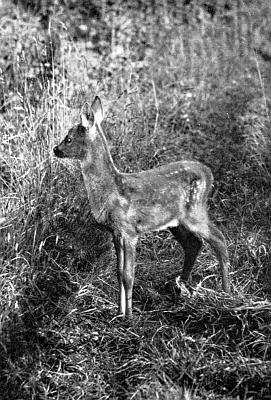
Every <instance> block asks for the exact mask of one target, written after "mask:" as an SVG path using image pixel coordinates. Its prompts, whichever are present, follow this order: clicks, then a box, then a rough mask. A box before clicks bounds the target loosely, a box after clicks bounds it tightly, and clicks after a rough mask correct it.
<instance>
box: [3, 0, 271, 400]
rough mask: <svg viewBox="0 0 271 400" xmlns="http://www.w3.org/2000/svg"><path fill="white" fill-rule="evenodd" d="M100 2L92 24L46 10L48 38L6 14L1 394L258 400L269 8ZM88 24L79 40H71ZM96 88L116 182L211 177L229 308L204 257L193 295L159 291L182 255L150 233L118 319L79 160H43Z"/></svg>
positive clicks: (111, 260)
mask: <svg viewBox="0 0 271 400" xmlns="http://www.w3.org/2000/svg"><path fill="white" fill-rule="evenodd" d="M22 3H23V2H22ZM80 4H81V3H80ZM93 4H94V5H95V7H96V9H97V10H99V12H100V14H99V15H101V16H102V19H98V18H97V19H93V20H92V23H91V24H88V22H86V21H85V20H84V19H83V17H79V14H78V10H77V11H76V10H75V11H74V10H73V9H72V8H69V9H68V11H66V12H65V13H63V12H62V11H61V7H60V6H59V5H58V3H56V5H55V7H54V8H53V12H52V16H51V25H50V26H49V28H50V29H49V30H48V31H47V32H45V31H44V30H42V29H41V26H40V23H39V18H38V16H37V15H34V16H33V15H31V13H30V10H26V9H24V8H23V7H22V6H14V5H13V4H11V3H8V2H7V3H5V7H3V8H2V10H1V12H2V20H1V21H2V22H1V33H0V35H1V38H2V40H1V45H0V48H1V56H0V57H1V58H0V63H1V69H2V76H1V96H2V97H1V99H0V100H1V104H2V108H1V110H2V112H1V114H0V120H1V128H2V129H1V131H2V132H1V144H0V157H1V158H0V160H1V161H0V191H1V203H0V212H1V214H0V224H1V225H0V244H1V255H0V260H1V269H0V307H1V314H0V315H1V318H0V332H1V339H0V370H1V374H0V387H1V388H2V389H1V391H2V394H1V395H2V398H3V399H19V398H22V399H29V398H33V399H49V398H54V399H57V398H59V399H64V398H65V399H69V398H70V399H79V398H86V399H88V398H89V399H92V398H93V399H94V398H97V399H108V398H116V399H122V398H123V399H124V398H135V399H145V398H148V399H157V398H159V399H205V398H206V399H207V398H210V397H213V398H223V399H237V398H239V399H240V398H241V399H249V398H262V399H263V398H266V399H267V398H268V396H269V391H270V372H269V371H270V362H271V360H270V301H269V296H270V287H271V286H270V285H271V273H270V270H269V271H268V268H269V265H270V256H269V253H270V220H271V218H270V217H271V216H270V204H269V203H270V195H269V186H270V151H269V149H270V133H269V126H270V119H269V103H270V89H269V87H270V85H269V74H268V71H269V68H270V67H269V63H268V62H265V61H262V59H261V55H260V54H263V53H264V54H265V56H266V52H267V51H268V49H267V48H266V43H267V38H268V24H267V23H266V21H268V15H269V13H270V5H269V3H268V2H261V3H259V4H257V6H256V5H254V6H253V5H251V4H250V3H248V2H237V3H236V4H237V5H235V3H233V6H232V8H231V9H230V10H228V11H227V13H226V14H225V12H224V11H223V10H224V9H223V7H222V6H223V4H222V3H221V10H220V11H219V12H218V11H217V14H216V15H215V16H214V17H213V18H211V16H210V15H209V14H208V12H206V11H204V8H203V7H202V6H201V4H200V2H192V3H191V4H194V7H192V6H189V7H190V9H189V7H188V8H186V9H185V8H184V7H180V5H179V4H175V6H173V5H172V4H173V3H171V2H168V1H163V2H160V1H156V2H155V7H153V6H152V5H151V4H148V2H146V4H145V5H143V4H142V5H141V7H137V8H136V7H133V4H132V3H131V2H119V3H118V4H117V5H116V4H115V5H112V6H110V5H109V4H107V3H106V2H102V6H100V5H99V4H96V2H95V3H93ZM67 5H69V3H67ZM99 7H100V8H99ZM219 13H221V14H222V15H220V14H219ZM80 18H81V19H83V22H82V20H81V19H80ZM187 18H188V20H186V19H187ZM73 19H74V21H75V23H74V22H73ZM80 23H81V24H82V26H81V25H80ZM84 24H86V26H87V29H88V36H86V37H85V38H84V40H77V41H76V40H74V39H73V38H72V35H73V36H75V34H76V32H77V35H79V34H82V32H84V29H85V28H84ZM80 26H81V28H80ZM78 29H79V31H78ZM80 29H81V31H80ZM52 46H53V47H54V52H52V51H51V50H52ZM50 49H51V50H50ZM255 49H256V50H257V51H256V52H255ZM50 57H51V58H50ZM95 94H99V95H100V96H101V97H102V99H103V101H104V104H105V109H106V115H107V118H106V121H105V123H104V128H105V131H106V134H107V137H108V140H109V142H110V146H111V152H112V155H113V157H114V160H115V162H116V164H117V165H118V167H119V168H120V169H121V170H123V171H126V172H129V171H138V170H141V169H147V168H153V167H156V166H158V165H162V164H165V163H167V162H171V161H175V160H178V159H182V158H189V159H198V160H200V161H202V162H204V163H206V164H208V165H209V166H210V167H211V168H212V170H213V172H214V175H215V179H216V181H215V186H214V191H213V194H212V197H211V199H210V210H211V214H212V217H213V218H214V219H215V220H216V221H218V223H219V224H220V225H221V229H222V230H223V232H224V233H225V236H226V238H227V242H228V246H229V252H230V254H231V264H232V266H231V279H232V290H233V295H232V296H230V297H229V296H226V295H224V294H223V293H222V292H221V291H220V289H219V288H220V283H219V280H218V277H217V276H218V274H217V271H216V263H215V260H214V258H212V255H211V252H210V251H209V249H208V248H205V249H204V250H203V252H202V254H201V256H200V258H199V261H198V263H197V268H196V269H195V271H194V274H193V279H192V281H193V287H192V288H191V289H190V291H189V290H188V291H187V293H186V294H185V293H184V294H183V295H181V296H179V297H178V296H177V295H176V294H175V293H174V291H172V290H168V287H169V286H168V285H167V284H166V283H168V282H171V281H172V278H173V276H175V275H177V274H178V273H179V271H180V267H181V264H182V251H181V249H180V248H179V246H178V244H177V243H175V242H174V241H173V240H172V238H171V236H170V235H169V233H167V232H163V233H159V234H158V233H157V234H154V235H147V236H146V237H144V238H142V239H141V241H140V244H139V246H138V266H137V271H136V285H135V291H134V305H135V315H136V317H135V321H134V324H133V326H126V324H125V323H124V322H121V321H120V320H119V319H116V320H114V319H113V317H114V315H115V313H116V299H117V285H116V276H115V268H114V265H115V255H114V253H113V252H112V245H111V241H110V237H109V236H108V234H107V233H106V232H104V231H102V230H101V229H100V227H98V226H96V224H95V221H93V219H92V216H91V210H89V208H88V202H87V199H86V194H85V189H84V186H83V182H82V178H81V175H80V170H79V168H78V166H77V164H76V163H75V164H72V163H70V162H65V163H59V162H58V161H56V160H55V159H54V158H53V156H52V148H53V146H54V144H55V143H57V142H58V141H59V140H60V138H62V137H63V136H64V135H65V132H66V130H67V129H68V128H69V127H70V126H71V125H72V124H73V123H74V121H75V120H76V118H77V115H78V112H79V110H80V107H81V105H82V104H83V102H84V101H85V100H91V99H92V98H93V97H94V95H95Z"/></svg>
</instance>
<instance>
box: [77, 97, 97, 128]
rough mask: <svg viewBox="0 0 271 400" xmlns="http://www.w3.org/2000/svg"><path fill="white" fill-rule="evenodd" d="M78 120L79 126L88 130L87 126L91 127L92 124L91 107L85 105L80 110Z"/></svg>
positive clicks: (92, 114) (87, 104)
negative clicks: (79, 121)
mask: <svg viewBox="0 0 271 400" xmlns="http://www.w3.org/2000/svg"><path fill="white" fill-rule="evenodd" d="M80 120H81V125H82V126H83V127H84V128H88V127H89V126H92V125H93V123H94V113H93V110H92V107H91V106H90V105H89V103H85V104H84V105H83V107H82V109H81V113H80Z"/></svg>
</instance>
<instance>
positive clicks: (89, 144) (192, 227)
mask: <svg viewBox="0 0 271 400" xmlns="http://www.w3.org/2000/svg"><path fill="white" fill-rule="evenodd" d="M102 120H103V108H102V104H101V100H100V99H99V97H97V96H96V97H95V99H94V101H93V103H92V105H91V106H90V105H89V104H88V103H85V105H84V106H83V108H82V111H81V114H80V123H79V124H78V125H75V126H74V127H72V128H71V129H70V130H69V132H68V134H67V136H66V137H65V139H64V140H63V141H62V142H61V143H60V144H59V145H58V146H56V147H54V153H55V155H56V156H57V157H60V158H63V157H68V158H72V159H79V160H80V163H81V168H82V173H83V177H84V183H85V186H86V190H87V193H88V198H89V203H90V207H91V212H92V214H93V216H94V218H95V219H96V221H97V222H98V223H99V224H101V225H103V226H105V227H106V229H108V230H109V231H110V232H111V233H112V235H113V240H114V245H115V249H116V254H117V276H118V282H119V302H118V312H119V314H120V315H124V316H126V317H128V318H130V317H131V316H132V290H133V283H134V268H135V253H136V244H137V240H138V237H139V235H141V234H143V233H145V232H151V231H156V230H163V229H166V228H169V229H170V231H171V232H172V234H173V235H174V236H175V238H176V239H177V240H178V242H180V244H181V245H182V247H183V250H184V265H183V271H182V275H181V279H182V280H184V281H187V280H188V278H189V275H190V272H191V269H192V267H193V265H194V263H195V260H196V258H197V256H198V254H199V251H200V249H201V246H202V238H203V239H205V240H206V241H207V242H208V243H210V245H211V247H212V248H213V249H214V251H215V253H216V256H217V259H218V261H219V265H220V270H221V275H222V287H223V290H224V291H225V292H229V291H230V285H229V278H228V267H229V258H228V252H227V247H226V243H225V238H224V236H223V234H222V233H221V232H220V231H219V229H218V228H217V227H216V226H215V225H214V224H213V223H212V222H210V220H209V218H208V212H207V197H208V193H209V191H210V188H211V185H212V182H213V176H212V173H211V171H210V169H209V168H208V167H207V166H205V165H203V164H201V163H199V162H196V161H178V162H172V163H170V164H168V165H164V166H160V167H158V168H154V169H151V170H147V171H141V172H138V173H121V172H120V171H118V169H117V168H116V166H115V164H114V162H113V159H112V156H111V154H110V151H109V148H108V144H107V141H106V138H105V135H104V133H103V131H102V128H101V122H102Z"/></svg>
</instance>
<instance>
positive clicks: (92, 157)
mask: <svg viewBox="0 0 271 400" xmlns="http://www.w3.org/2000/svg"><path fill="white" fill-rule="evenodd" d="M81 168H82V173H83V178H84V182H85V186H86V190H87V193H88V198H89V202H90V207H91V211H92V213H93V215H94V217H95V218H96V220H97V221H98V222H103V219H104V214H105V213H106V209H107V204H108V201H109V200H110V198H112V196H114V194H115V193H116V191H117V186H116V177H117V175H118V174H119V171H118V170H117V168H116V166H115V164H114V162H113V159H112V157H111V154H110V151H109V148H108V145H107V142H106V139H105V137H101V135H97V136H96V138H95V139H94V140H93V141H92V142H91V143H89V149H88V152H87V154H86V157H85V158H84V160H83V161H82V162H81Z"/></svg>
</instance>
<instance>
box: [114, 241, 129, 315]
mask: <svg viewBox="0 0 271 400" xmlns="http://www.w3.org/2000/svg"><path fill="white" fill-rule="evenodd" d="M114 245H115V249H116V254H117V277H118V282H119V295H118V296H119V299H118V315H123V316H124V315H125V311H126V299H125V289H124V283H123V268H124V241H123V238H122V236H121V235H120V234H118V233H116V234H114Z"/></svg>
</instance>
